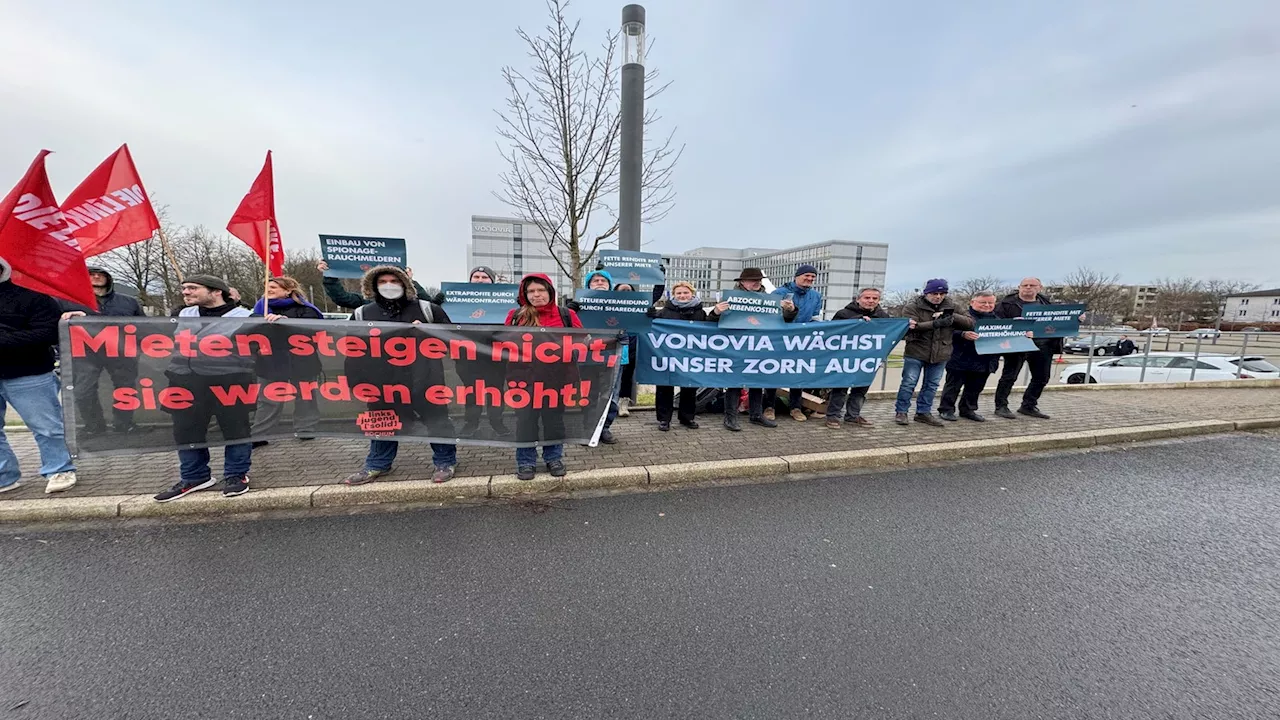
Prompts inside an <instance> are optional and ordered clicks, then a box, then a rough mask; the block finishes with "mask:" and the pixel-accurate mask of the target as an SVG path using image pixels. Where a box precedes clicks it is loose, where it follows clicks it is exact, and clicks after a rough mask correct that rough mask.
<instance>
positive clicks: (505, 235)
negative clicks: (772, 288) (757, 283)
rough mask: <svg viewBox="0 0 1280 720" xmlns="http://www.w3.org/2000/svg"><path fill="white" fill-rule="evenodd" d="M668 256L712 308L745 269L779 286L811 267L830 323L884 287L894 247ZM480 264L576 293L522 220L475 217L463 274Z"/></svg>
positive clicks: (816, 246) (671, 267)
mask: <svg viewBox="0 0 1280 720" xmlns="http://www.w3.org/2000/svg"><path fill="white" fill-rule="evenodd" d="M662 257H663V263H664V264H665V265H666V268H667V279H668V280H670V281H674V280H687V281H689V282H691V283H693V285H694V287H696V288H697V289H698V291H699V292H700V293H701V294H702V296H703V298H704V299H705V300H707V302H708V303H710V302H713V301H714V299H715V295H716V293H717V292H724V291H726V290H732V289H733V281H734V278H736V277H738V275H740V274H741V273H742V269H743V268H748V267H758V268H760V269H761V270H763V271H764V274H765V275H766V276H768V277H769V279H770V280H771V281H772V282H773V283H774V284H775V285H781V284H783V283H786V282H790V281H791V280H792V279H793V278H794V276H795V270H796V268H797V267H799V266H800V265H802V264H805V263H808V264H810V265H813V266H814V267H815V268H817V270H818V280H817V282H816V283H815V287H817V289H818V291H819V292H821V293H822V299H823V309H822V317H823V318H824V319H827V318H830V317H831V316H832V315H834V314H835V312H836V311H837V310H839V309H840V308H842V307H844V306H845V305H847V304H849V302H850V301H851V300H852V299H853V296H854V294H855V293H856V292H857V291H858V289H859V288H863V287H877V288H883V287H884V282H885V273H886V268H887V266H888V263H889V246H888V245H886V244H884V243H865V242H853V241H849V240H828V241H826V242H820V243H812V244H809V245H801V246H799V247H794V248H789V249H783V250H779V249H775V248H722V247H699V248H694V249H692V250H689V251H687V252H683V253H663V254H662ZM477 265H488V266H489V267H491V268H493V269H494V270H495V271H496V272H497V273H498V275H499V276H500V278H501V280H502V281H503V282H518V281H519V279H520V278H521V277H522V276H524V275H525V274H527V273H531V272H541V273H546V274H547V275H549V276H550V277H551V279H552V280H553V281H554V282H555V284H556V289H557V291H558V292H559V293H560V294H561V296H562V297H568V296H569V295H571V294H572V291H573V288H572V287H571V286H570V280H569V278H568V277H567V276H566V275H565V274H564V273H563V272H562V271H561V270H560V266H559V265H558V264H557V263H556V260H555V258H554V257H553V256H552V255H551V252H550V251H549V250H548V249H547V243H546V241H545V240H544V239H543V236H542V233H541V232H540V231H539V230H538V228H537V226H536V225H534V224H533V223H529V222H525V221H523V220H519V219H516V218H506V217H496V216H490V215H472V216H471V242H469V243H468V244H467V267H466V269H465V270H463V272H464V273H465V272H466V270H470V269H471V268H473V267H475V266H477Z"/></svg>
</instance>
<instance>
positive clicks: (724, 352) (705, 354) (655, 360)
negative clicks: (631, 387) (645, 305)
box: [636, 318, 907, 388]
mask: <svg viewBox="0 0 1280 720" xmlns="http://www.w3.org/2000/svg"><path fill="white" fill-rule="evenodd" d="M906 333H907V321H906V320H905V319H901V318H894V319H886V320H867V321H864V320H840V321H838V322H815V323H807V324H804V325H787V326H785V327H783V328H778V329H760V330H756V329H752V330H730V329H726V328H721V327H718V326H716V325H712V324H711V323H702V322H683V321H680V320H654V321H653V326H652V327H651V328H650V329H649V330H648V331H646V332H643V333H641V334H640V341H639V362H638V363H637V365H636V381H637V382H639V383H642V384H645V385H676V386H679V387H720V388H737V387H747V388H776V387H782V388H836V387H865V386H868V385H871V383H872V381H873V380H874V379H875V376H876V373H877V372H878V371H879V370H880V368H881V367H882V366H883V365H884V360H885V358H886V357H888V355H889V351H890V350H892V349H893V347H894V346H895V345H897V344H898V341H899V340H901V339H902V337H903V336H904V335H906Z"/></svg>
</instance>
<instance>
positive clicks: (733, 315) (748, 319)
mask: <svg viewBox="0 0 1280 720" xmlns="http://www.w3.org/2000/svg"><path fill="white" fill-rule="evenodd" d="M722 297H723V299H724V302H727V303H729V309H728V310H726V311H724V313H722V314H721V315H720V320H719V325H720V327H722V328H741V329H748V328H780V327H782V326H784V325H786V321H784V320H783V319H782V299H781V298H779V297H777V296H776V295H774V296H770V295H764V294H762V293H753V292H743V291H741V290H730V291H728V292H726V293H725V294H724V295H723V296H722Z"/></svg>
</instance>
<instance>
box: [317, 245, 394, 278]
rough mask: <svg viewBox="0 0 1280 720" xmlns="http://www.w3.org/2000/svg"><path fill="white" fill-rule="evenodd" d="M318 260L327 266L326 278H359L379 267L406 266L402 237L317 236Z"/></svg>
mask: <svg viewBox="0 0 1280 720" xmlns="http://www.w3.org/2000/svg"><path fill="white" fill-rule="evenodd" d="M320 257H321V258H323V259H324V261H325V262H327V263H329V270H328V271H327V272H325V276H326V277H336V278H359V277H364V274H365V273H367V272H369V270H370V269H372V268H375V267H377V266H379V265H395V266H396V267H398V268H403V267H405V266H406V264H407V263H408V256H407V254H406V253H405V249H404V238H377V237H360V236H358V235H321V236H320Z"/></svg>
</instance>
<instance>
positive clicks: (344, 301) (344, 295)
mask: <svg viewBox="0 0 1280 720" xmlns="http://www.w3.org/2000/svg"><path fill="white" fill-rule="evenodd" d="M411 282H412V283H413V290H414V292H416V293H418V297H420V298H422V299H423V300H428V299H429V298H428V297H427V291H426V290H424V289H423V287H422V286H421V285H419V284H418V281H417V280H413V281H411ZM321 284H323V285H324V294H325V295H328V296H329V299H330V300H332V301H333V304H334V305H337V306H338V307H344V308H347V309H348V310H355V309H356V308H358V307H361V306H363V305H367V304H369V299H368V298H366V297H364V296H362V295H360V294H359V293H353V292H351V291H350V290H347V289H346V288H345V287H343V286H342V280H341V278H335V277H326V278H324V280H322V281H321Z"/></svg>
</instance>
